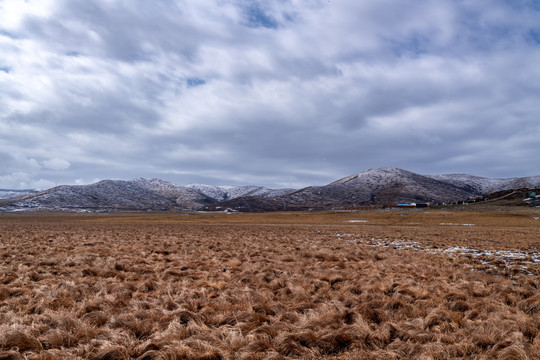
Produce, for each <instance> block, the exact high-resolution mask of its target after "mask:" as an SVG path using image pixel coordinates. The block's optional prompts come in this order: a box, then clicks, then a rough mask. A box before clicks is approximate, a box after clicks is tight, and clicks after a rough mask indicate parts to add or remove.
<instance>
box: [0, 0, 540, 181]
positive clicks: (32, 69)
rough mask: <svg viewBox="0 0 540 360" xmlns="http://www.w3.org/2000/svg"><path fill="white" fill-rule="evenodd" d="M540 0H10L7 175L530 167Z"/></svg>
mask: <svg viewBox="0 0 540 360" xmlns="http://www.w3.org/2000/svg"><path fill="white" fill-rule="evenodd" d="M532 5H533V4H532V2H529V1H523V2H519V4H517V3H505V2H497V1H491V0H482V1H476V2H454V1H435V0H427V1H424V2H418V3H414V4H411V3H407V4H405V3H403V2H400V1H384V2H381V1H361V2H359V1H353V0H340V1H331V2H327V1H317V0H293V1H286V2H283V1H280V2H252V1H241V0H231V1H221V0H219V1H217V0H215V1H214V0H205V1H197V2H176V1H172V0H171V1H161V2H138V3H129V2H122V1H114V0H110V1H109V0H102V1H101V0H100V1H98V0H90V1H84V2H83V1H67V0H50V1H46V2H41V1H39V2H36V1H33V2H21V1H8V0H4V1H2V2H0V53H2V58H1V59H0V88H1V89H2V96H1V97H0V155H3V156H2V159H3V160H1V162H2V163H1V165H2V167H1V170H0V171H1V173H0V176H2V177H3V179H4V180H3V181H4V182H5V183H6V182H10V181H11V182H12V183H13V186H19V184H20V183H21V182H23V183H25V184H31V183H37V182H39V181H41V180H40V179H48V178H50V179H51V180H50V181H51V182H57V181H63V182H73V180H72V179H94V178H97V177H99V178H101V179H105V178H130V177H139V176H157V177H159V176H161V175H165V176H170V177H169V178H168V179H169V180H172V181H176V182H178V183H188V182H204V181H207V182H213V183H231V182H234V183H240V182H242V179H245V182H246V183H248V182H254V181H259V180H261V179H262V181H264V184H265V185H268V186H275V185H276V184H283V183H288V184H292V183H295V184H306V185H307V184H310V183H325V182H329V181H331V180H333V179H335V178H337V177H340V176H344V175H349V174H351V173H355V172H359V171H361V170H364V169H366V168H370V167H378V166H386V165H394V166H400V167H404V168H410V169H411V170H414V169H418V168H421V169H422V170H423V171H424V172H433V173H435V172H472V173H475V174H478V175H493V176H519V175H531V174H532V173H534V172H535V171H536V172H537V171H538V170H537V168H535V167H534V165H533V164H532V162H530V161H529V162H525V161H521V160H520V159H531V158H534V157H535V156H537V155H535V154H538V153H539V152H540V149H539V147H538V146H539V145H538V142H534V141H531V140H529V139H530V136H529V135H527V134H531V133H538V131H539V128H538V115H539V113H538V106H537V99H538V97H539V96H540V85H539V84H540V68H539V67H538V66H537V65H536V64H537V63H539V62H540V44H539V43H540V25H538V24H540V12H539V11H538V9H535V8H534V7H533V6H532ZM535 34H538V36H537V37H535ZM507 139H513V140H512V146H514V147H515V148H516V150H515V151H509V150H508V147H509V146H510V145H508V143H507ZM516 139H527V141H522V142H520V141H517V140H516ZM380 144H384V146H383V147H381V146H380ZM471 144H475V145H474V146H472V145H471ZM501 152H503V153H504V154H505V156H501V157H499V159H500V161H501V162H504V163H505V164H501V165H500V166H495V165H496V164H494V162H495V158H494V157H493V156H492V154H496V153H501ZM14 154H17V156H15V155H14ZM66 154H69V161H67V160H65V159H64V157H67V156H68V155H66ZM482 163H486V164H489V165H486V167H485V168H482V167H481V166H479V165H478V164H482ZM441 164H445V166H447V167H448V168H443V166H442V165H441ZM516 164H519V166H518V165H516ZM505 165H506V168H507V169H508V170H507V171H505V170H504V169H505ZM494 169H497V170H496V171H495V170H494ZM22 173H24V174H25V175H24V176H22V175H21V174H22ZM14 174H19V175H14ZM197 174H199V177H198V178H197V176H198V175H197ZM279 179H285V180H279ZM77 181H79V180H76V182H77ZM81 181H87V180H81Z"/></svg>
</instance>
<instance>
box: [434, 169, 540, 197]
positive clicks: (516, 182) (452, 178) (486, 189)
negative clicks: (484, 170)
mask: <svg viewBox="0 0 540 360" xmlns="http://www.w3.org/2000/svg"><path fill="white" fill-rule="evenodd" d="M428 176H429V177H431V178H433V179H436V180H441V181H444V182H447V183H450V184H453V185H455V186H458V187H461V188H466V189H472V190H473V191H474V192H476V193H478V194H489V193H492V192H495V191H502V190H509V189H519V188H539V187H540V176H528V177H522V178H508V179H500V178H486V177H480V176H473V175H467V174H445V175H428Z"/></svg>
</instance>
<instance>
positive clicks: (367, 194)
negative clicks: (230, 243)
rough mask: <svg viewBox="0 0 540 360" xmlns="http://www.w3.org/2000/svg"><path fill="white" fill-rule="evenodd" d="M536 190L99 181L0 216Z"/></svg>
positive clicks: (478, 182) (20, 198)
mask: <svg viewBox="0 0 540 360" xmlns="http://www.w3.org/2000/svg"><path fill="white" fill-rule="evenodd" d="M539 187H540V176H533V177H524V178H510V179H492V178H483V177H477V176H472V175H465V174H447V175H420V174H416V173H413V172H410V171H406V170H402V169H397V168H392V167H386V168H379V169H370V170H367V171H364V172H361V173H357V174H354V175H351V176H347V177H344V178H342V179H339V180H336V181H334V182H332V183H330V184H327V185H324V186H309V187H306V188H303V189H299V190H295V189H267V188H265V187H262V186H211V185H202V184H190V185H187V186H181V185H176V184H173V183H170V182H167V181H164V180H159V179H143V178H141V179H134V180H128V181H126V180H103V181H100V182H97V183H95V184H91V185H63V186H58V187H54V188H51V189H48V190H46V191H42V192H36V193H34V192H31V191H27V192H24V193H21V194H17V193H13V192H12V193H11V195H13V196H10V197H7V198H0V211H4V212H14V211H28V210H53V211H91V212H101V211H125V210H135V211H142V210H161V211H181V210H206V211H222V210H226V209H232V210H235V211H251V212H253V211H281V210H283V211H294V210H327V209H343V208H350V207H358V206H366V205H393V204H396V203H401V202H406V203H408V202H417V203H419V202H420V203H424V202H428V203H435V204H440V203H450V202H455V201H460V200H464V199H467V198H470V197H475V196H481V195H485V194H487V193H495V192H500V191H505V190H509V189H517V188H520V189H527V188H539Z"/></svg>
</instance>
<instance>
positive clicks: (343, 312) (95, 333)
mask: <svg viewBox="0 0 540 360" xmlns="http://www.w3.org/2000/svg"><path fill="white" fill-rule="evenodd" d="M539 218H540V211H539V209H528V208H523V209H518V210H509V209H506V210H501V209H495V210H485V209H484V210H481V209H480V210H476V211H465V210H462V211H449V210H376V211H366V212H351V213H347V212H343V213H273V214H230V215H228V214H221V213H220V214H217V213H209V214H167V213H164V214H157V213H148V214H116V215H80V214H79V215H70V214H33V215H22V214H20V215H1V216H0V360H2V359H4V360H5V359H95V360H97V359H101V360H107V359H108V360H115V359H141V360H151V359H164V360H165V359H171V360H172V359H200V360H202V359H208V360H209V359H285V358H304V359H486V360H487V359H540V220H539Z"/></svg>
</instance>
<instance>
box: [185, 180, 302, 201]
mask: <svg viewBox="0 0 540 360" xmlns="http://www.w3.org/2000/svg"><path fill="white" fill-rule="evenodd" d="M186 187H187V188H189V189H192V190H195V191H197V192H198V193H200V194H202V195H205V196H208V197H210V198H213V199H216V200H218V201H220V202H221V201H227V200H232V199H236V198H239V197H243V196H262V197H266V198H271V197H276V196H281V195H286V194H289V193H292V192H293V191H296V189H268V188H265V187H263V186H230V185H224V186H212V185H203V184H189V185H186Z"/></svg>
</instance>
